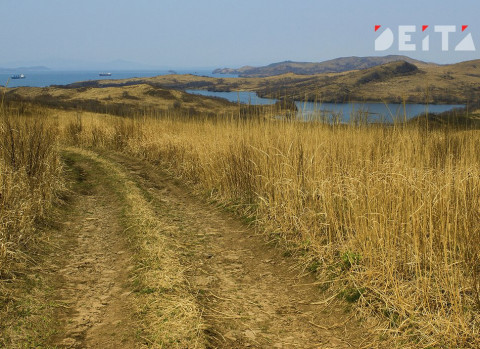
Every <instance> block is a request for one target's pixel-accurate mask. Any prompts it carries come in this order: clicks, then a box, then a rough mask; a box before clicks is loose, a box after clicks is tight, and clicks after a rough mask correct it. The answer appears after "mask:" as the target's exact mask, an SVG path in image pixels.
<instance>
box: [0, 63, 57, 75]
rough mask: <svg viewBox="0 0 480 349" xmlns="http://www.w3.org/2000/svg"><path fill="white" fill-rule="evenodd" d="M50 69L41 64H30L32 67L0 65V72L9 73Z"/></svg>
mask: <svg viewBox="0 0 480 349" xmlns="http://www.w3.org/2000/svg"><path fill="white" fill-rule="evenodd" d="M50 70H51V69H50V68H48V67H45V66H42V65H38V66H32V67H16V68H3V67H0V73H3V74H10V73H18V72H21V73H25V72H36V71H50Z"/></svg>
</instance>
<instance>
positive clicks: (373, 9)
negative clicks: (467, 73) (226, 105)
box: [0, 0, 480, 69]
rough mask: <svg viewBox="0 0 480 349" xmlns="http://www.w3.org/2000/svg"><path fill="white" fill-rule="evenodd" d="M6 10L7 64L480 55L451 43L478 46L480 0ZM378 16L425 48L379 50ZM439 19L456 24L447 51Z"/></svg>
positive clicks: (47, 4)
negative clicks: (405, 29) (408, 30)
mask: <svg viewBox="0 0 480 349" xmlns="http://www.w3.org/2000/svg"><path fill="white" fill-rule="evenodd" d="M0 13H1V14H2V17H1V18H2V35H1V36H0V47H1V48H2V54H1V55H0V67H16V66H26V65H27V66H28V65H45V66H47V67H50V68H53V69H97V68H101V67H104V66H115V67H116V69H152V68H191V67H203V68H210V67H211V68H214V67H225V66H228V67H238V66H242V65H264V64H269V63H272V62H278V61H283V60H294V61H315V62H318V61H323V60H327V59H332V58H336V57H341V56H371V55H386V54H405V55H408V56H410V57H413V58H417V59H421V60H426V61H433V62H437V63H454V62H458V61H463V60H469V59H477V58H478V57H479V56H478V51H476V52H455V51H453V48H454V46H455V45H456V43H458V42H459V41H460V40H461V39H462V38H463V37H464V36H465V35H466V34H467V33H471V34H472V37H473V39H474V42H475V45H476V46H477V50H478V49H480V25H478V19H477V16H478V13H480V2H478V1H462V2H459V1H457V2H454V1H433V0H427V1H418V0H416V1H412V0H408V1H401V2H400V1H371V0H366V1H347V0H339V1H319V0H312V1H295V2H293V1H283V0H271V1H270V0H269V1H265V0H263V1H262V0H255V1H253V0H242V1H233V0H205V1H199V0H162V1H153V0H136V1H131V0H129V1H125V0H83V1H64V0H43V1H38V0H21V1H6V0H1V1H0ZM377 24H378V25H382V27H381V29H380V31H381V30H383V29H384V28H387V27H388V28H391V29H392V31H393V32H394V34H395V35H396V33H397V32H398V25H416V26H417V34H416V35H412V42H414V43H417V46H418V48H417V51H414V52H399V50H398V45H397V42H396V41H395V43H394V45H392V48H391V49H389V50H387V51H384V52H375V51H374V40H375V38H376V37H377V36H378V32H377V33H375V32H374V26H375V25H377ZM422 25H429V26H430V27H429V29H428V30H430V31H431V32H430V50H429V51H428V52H422V51H421V49H420V43H421V40H422V39H423V37H424V36H425V35H424V34H423V33H422V32H421V26H422ZM434 25H455V26H456V28H457V32H455V33H452V34H450V46H451V48H450V50H449V51H447V52H444V51H441V47H440V46H441V37H440V34H438V33H434V32H433V26H434ZM462 25H468V26H469V27H468V28H467V29H466V31H465V32H464V33H462V32H461V26H462ZM380 31H379V32H380ZM397 39H398V38H397V37H396V36H395V40H397Z"/></svg>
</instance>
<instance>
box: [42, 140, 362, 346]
mask: <svg viewBox="0 0 480 349" xmlns="http://www.w3.org/2000/svg"><path fill="white" fill-rule="evenodd" d="M65 158H66V163H67V166H68V168H69V170H70V171H71V176H72V178H73V179H74V181H75V182H76V184H75V185H74V186H73V188H74V194H73V196H74V199H73V200H72V203H71V206H72V208H71V213H70V214H69V215H68V217H66V218H65V222H64V224H63V236H64V238H63V239H64V242H63V245H62V246H64V247H63V252H62V253H61V254H60V257H59V263H58V265H59V266H58V270H57V274H58V282H57V289H58V292H57V297H58V299H57V301H61V302H62V304H64V307H61V308H59V311H58V317H59V319H60V324H61V326H60V329H59V331H58V333H57V335H56V336H55V337H54V339H53V340H52V345H56V346H58V347H64V348H136V347H142V346H151V347H155V346H156V347H172V348H175V347H207V348H245V347H250V348H352V347H361V346H362V343H363V342H364V340H365V338H364V337H363V336H362V330H361V328H360V326H359V324H358V323H357V322H356V321H355V320H354V319H353V318H352V316H351V314H348V313H346V312H345V311H344V308H343V307H342V306H338V302H336V303H335V305H334V306H331V305H330V306H329V305H327V302H323V300H324V299H325V298H326V296H325V295H324V294H322V293H321V292H320V291H319V289H318V288H317V287H315V286H314V285H312V283H314V281H315V280H314V279H313V278H312V277H311V276H308V275H306V276H299V274H300V272H299V270H298V269H297V268H296V266H295V260H294V258H292V257H288V256H284V254H283V253H282V251H281V250H280V249H279V248H276V247H274V246H272V245H269V244H267V243H266V242H265V240H264V238H263V237H262V236H259V235H257V234H256V233H255V232H254V230H252V229H250V228H248V227H247V226H246V225H244V224H242V223H241V222H240V221H239V220H238V219H235V218H234V217H233V216H232V215H230V214H229V213H226V212H225V211H223V210H221V209H219V208H216V207H214V206H213V205H209V204H206V203H202V201H201V200H200V199H199V198H197V197H195V196H193V195H192V194H191V193H190V192H189V191H188V190H186V189H184V188H182V187H181V186H180V185H178V184H177V182H176V181H175V180H173V179H172V178H170V177H169V176H168V175H166V174H165V173H163V172H162V171H161V170H160V169H158V168H157V167H154V166H152V165H151V164H148V163H146V162H143V161H140V160H137V159H133V158H131V157H127V156H125V155H120V154H116V153H115V154H114V153H105V154H101V155H99V154H95V153H92V152H89V151H83V150H80V149H76V148H69V149H67V150H66V152H65ZM123 186H130V187H131V188H123ZM131 192H135V193H136V192H138V193H139V194H138V195H141V196H142V199H141V200H143V202H144V203H143V205H144V206H142V207H143V208H142V210H143V211H145V210H147V209H148V212H149V213H148V216H152V215H153V216H154V219H155V221H154V223H152V224H153V226H154V227H153V231H154V232H155V234H158V235H159V236H161V238H162V239H163V240H162V241H164V243H165V244H164V247H162V248H161V250H162V251H161V252H158V253H166V252H165V251H163V250H170V252H171V253H170V254H169V255H168V258H169V259H168V261H169V262H168V263H167V262H166V260H167V259H166V258H163V257H161V258H160V259H159V260H162V261H163V262H164V263H165V265H164V266H162V267H161V268H160V267H159V269H161V272H162V273H163V274H162V278H166V279H168V278H169V273H170V274H172V273H175V274H176V276H175V277H177V279H178V278H179V279H178V280H180V279H181V281H175V285H176V286H175V285H174V286H171V287H156V288H149V289H148V290H147V291H148V292H147V291H145V287H143V288H140V289H139V288H138V285H136V284H135V275H134V274H135V273H137V272H144V269H146V268H148V265H147V264H145V263H144V264H142V262H141V261H142V258H138V256H137V254H138V253H139V248H140V247H137V245H136V244H138V241H139V238H138V236H137V238H135V239H132V237H131V236H130V235H129V233H128V231H129V229H130V228H131V226H134V225H131V226H129V218H128V217H129V215H130V214H133V213H132V212H130V211H132V210H133V211H135V209H132V207H134V206H132V205H129V204H127V203H128V198H129V196H128V195H130V194H128V195H127V194H125V193H131ZM132 200H133V199H132ZM136 200H137V201H139V200H140V199H138V197H137V199H136ZM139 210H140V209H139ZM152 224H150V226H152ZM137 225H138V223H136V225H135V226H137ZM139 236H141V235H139ZM140 245H141V243H140ZM167 264H168V265H173V267H171V268H169V266H168V265H167ZM139 265H140V266H139ZM142 265H143V267H142ZM179 273H181V274H179ZM177 274H178V275H177ZM158 275H159V274H158ZM179 275H180V276H179ZM172 278H173V276H172ZM145 279H146V280H147V281H146V282H148V277H146V278H145ZM180 283H181V285H180ZM179 290H181V292H184V293H181V294H180V293H178V292H180V291H179ZM175 293H178V294H179V297H177V298H172V297H173V296H174V295H175ZM187 293H188V294H187ZM146 294H147V296H148V297H149V298H148V299H149V301H148V302H149V303H148V304H150V305H149V307H145V306H142V304H147V303H145V302H144V300H142V297H144V295H146ZM147 296H145V297H147ZM190 298H191V299H192V303H195V305H194V307H195V309H197V310H198V311H197V312H194V311H192V312H191V313H192V314H193V315H191V316H196V317H198V319H197V320H198V323H199V324H200V325H199V330H197V331H196V332H195V333H196V334H195V336H196V337H195V338H194V339H191V340H190V341H184V340H183V339H182V338H180V339H179V338H176V339H175V338H173V337H172V336H173V335H172V333H173V332H174V331H175V328H176V327H181V324H180V323H179V321H183V320H182V319H184V320H185V319H186V316H185V315H182V316H181V317H178V316H177V317H175V316H173V315H169V314H175V312H172V311H171V309H180V310H179V311H181V309H183V308H185V305H184V304H183V302H182V304H183V305H181V304H180V301H178V300H180V299H186V300H187V301H188V299H190ZM174 299H177V302H178V303H179V305H178V306H176V305H175V304H172V302H173V301H172V300H174ZM142 302H143V303H142ZM167 303H168V304H170V308H169V309H170V310H169V312H167V311H166V310H165V309H166V308H165V306H164V304H167ZM185 304H186V303H185ZM189 304H190V303H189ZM154 305H155V306H156V307H157V308H155V307H154ZM192 306H193V305H192ZM172 307H173V308H172ZM152 311H155V312H157V313H161V319H162V321H161V322H162V325H161V328H162V330H159V331H152V330H151V328H150V329H149V327H152V326H159V322H155V321H152V317H151V316H149V315H148V312H152ZM182 311H184V313H188V310H187V311H185V310H182ZM177 313H178V312H177ZM195 314H196V315H195ZM169 316H170V317H169ZM173 317H175V319H173ZM190 320H191V319H190ZM169 324H170V325H169ZM169 332H172V333H169ZM152 333H155V335H154V336H153V335H152ZM162 336H163V338H162ZM178 336H180V334H178ZM183 336H184V337H185V335H183Z"/></svg>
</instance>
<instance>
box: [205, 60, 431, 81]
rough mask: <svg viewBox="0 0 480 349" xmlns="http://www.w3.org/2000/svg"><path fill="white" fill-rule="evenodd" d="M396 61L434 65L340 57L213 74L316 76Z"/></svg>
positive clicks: (423, 63)
mask: <svg viewBox="0 0 480 349" xmlns="http://www.w3.org/2000/svg"><path fill="white" fill-rule="evenodd" d="M395 61H405V62H408V63H412V64H415V65H417V66H425V65H430V64H432V63H426V62H423V61H419V60H416V59H413V58H410V57H407V56H399V55H389V56H383V57H340V58H335V59H331V60H328V61H324V62H320V63H311V62H292V61H285V62H279V63H272V64H269V65H267V66H264V67H251V66H245V67H241V68H238V69H231V68H223V69H216V70H214V71H213V73H214V74H238V75H239V76H240V77H267V76H274V75H281V74H287V73H294V74H298V75H314V74H324V73H341V72H345V71H350V70H360V69H368V68H372V67H375V66H378V65H382V64H386V63H391V62H395Z"/></svg>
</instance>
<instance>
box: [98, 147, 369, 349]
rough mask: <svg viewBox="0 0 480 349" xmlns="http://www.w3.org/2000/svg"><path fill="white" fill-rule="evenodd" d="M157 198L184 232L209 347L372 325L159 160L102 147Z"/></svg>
mask: <svg viewBox="0 0 480 349" xmlns="http://www.w3.org/2000/svg"><path fill="white" fill-rule="evenodd" d="M103 156H105V157H106V158H107V159H108V160H109V161H112V162H114V163H116V164H119V165H120V166H123V167H124V168H125V171H127V172H128V173H129V176H130V177H131V179H132V180H134V181H135V182H136V183H137V185H139V187H141V188H142V189H143V190H144V191H145V192H147V193H148V196H149V197H150V198H151V203H152V205H154V206H155V209H156V212H157V213H158V217H160V219H162V220H165V221H166V223H167V224H169V225H174V226H176V227H177V229H178V230H179V231H180V232H181V234H178V236H179V239H180V241H178V243H179V246H180V251H179V253H181V254H182V257H181V259H182V262H183V264H184V265H185V267H186V268H187V269H188V271H187V273H186V274H187V277H188V281H189V283H190V285H191V291H192V292H194V293H196V295H197V299H198V302H199V303H200V305H201V306H202V308H203V314H204V322H205V326H206V328H205V332H206V334H207V336H208V338H209V347H211V348H245V347H250V348H351V347H361V346H362V343H364V341H366V339H367V338H366V337H365V336H366V331H364V330H362V328H361V326H360V325H359V323H358V322H357V321H356V320H355V319H353V318H352V316H351V315H349V314H346V313H345V311H344V307H343V305H342V303H341V302H331V303H330V304H329V305H328V306H327V303H326V302H322V299H323V298H324V297H325V295H322V293H321V292H320V291H319V290H318V288H315V287H314V286H312V285H311V284H312V283H313V282H314V281H315V280H314V279H313V278H312V277H311V276H299V272H298V270H296V268H295V264H294V261H293V260H292V259H291V258H287V257H284V256H283V255H282V254H281V251H279V249H276V248H274V247H272V246H269V245H268V244H267V243H266V242H265V241H264V239H263V237H261V236H258V235H256V234H255V233H254V231H253V230H251V229H248V228H247V227H246V226H245V225H243V224H241V223H239V222H238V220H237V219H234V218H232V217H231V216H230V215H228V214H226V213H225V212H223V211H221V210H220V209H217V208H214V207H212V206H211V205H207V204H202V203H201V202H200V201H199V200H198V199H197V198H195V197H192V195H191V194H189V193H188V191H186V190H184V189H182V188H180V187H178V186H177V185H175V184H174V181H173V180H172V179H171V178H169V177H168V176H167V175H165V174H163V173H162V172H161V171H160V170H159V169H158V168H156V167H154V166H152V165H150V164H149V163H146V162H144V161H140V160H136V159H133V158H130V157H127V156H125V155H120V154H113V153H109V154H104V155H103Z"/></svg>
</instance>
